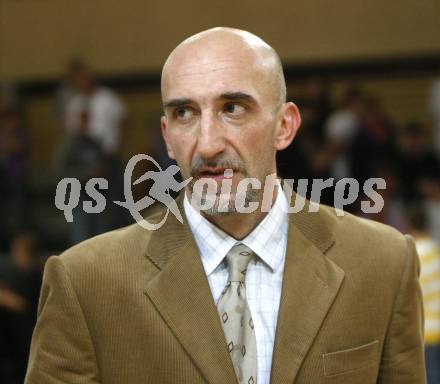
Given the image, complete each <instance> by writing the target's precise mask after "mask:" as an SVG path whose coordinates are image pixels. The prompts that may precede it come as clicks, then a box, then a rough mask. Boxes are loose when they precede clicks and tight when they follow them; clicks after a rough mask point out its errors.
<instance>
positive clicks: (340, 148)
mask: <svg viewBox="0 0 440 384" xmlns="http://www.w3.org/2000/svg"><path fill="white" fill-rule="evenodd" d="M364 112H365V102H364V95H363V93H362V92H361V91H360V90H359V89H358V88H355V87H352V88H349V89H348V90H347V91H346V93H345V95H344V97H343V102H342V107H341V108H340V109H337V110H336V111H335V112H334V113H333V114H332V115H330V117H329V118H328V119H327V121H326V123H325V128H324V132H325V138H326V141H327V146H328V149H329V151H330V153H331V157H330V163H331V173H332V176H333V177H335V178H336V180H340V179H342V178H344V177H353V175H352V170H351V164H352V146H353V142H354V139H355V137H356V135H357V134H358V132H359V130H360V129H361V124H362V122H363V116H364Z"/></svg>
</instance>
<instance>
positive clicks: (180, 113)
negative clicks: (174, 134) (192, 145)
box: [174, 107, 192, 120]
mask: <svg viewBox="0 0 440 384" xmlns="http://www.w3.org/2000/svg"><path fill="white" fill-rule="evenodd" d="M174 115H175V116H176V118H177V119H179V120H188V119H189V118H190V117H191V116H192V110H191V109H190V108H186V107H185V108H177V109H176V110H175V111H174Z"/></svg>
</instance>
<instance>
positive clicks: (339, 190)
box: [55, 154, 386, 230]
mask: <svg viewBox="0 0 440 384" xmlns="http://www.w3.org/2000/svg"><path fill="white" fill-rule="evenodd" d="M140 161H148V162H150V163H151V164H152V165H153V166H154V169H156V170H153V171H148V172H146V173H144V174H143V175H142V176H141V177H139V178H138V179H137V180H135V181H134V182H133V183H132V176H133V171H134V169H135V167H136V165H137V164H138V163H139V162H140ZM179 171H180V168H179V167H178V166H177V165H171V166H169V167H168V168H167V169H165V170H163V169H162V168H161V166H160V165H159V163H158V162H157V161H156V160H154V159H153V158H152V157H151V156H149V155H146V154H137V155H135V156H133V157H132V158H131V159H130V160H129V162H128V163H127V166H126V168H125V171H124V197H125V201H113V203H114V204H117V205H119V206H121V207H123V208H125V209H127V210H128V211H129V212H130V214H131V216H132V217H133V219H134V220H136V222H137V223H138V224H139V225H141V226H142V227H143V228H145V229H147V230H156V229H158V228H160V227H161V226H162V225H163V224H164V223H165V221H166V219H167V218H168V215H169V213H170V212H171V213H172V214H173V215H174V216H175V217H176V218H177V220H179V221H180V222H181V223H183V218H182V213H181V212H180V210H179V207H178V206H177V204H176V202H175V200H174V199H173V198H172V197H171V193H170V192H171V191H173V192H179V191H181V190H182V189H183V188H185V187H186V186H187V185H189V186H190V188H191V191H192V193H191V200H190V203H191V205H192V206H193V207H195V208H196V209H197V210H199V211H204V212H205V213H206V214H209V215H222V214H228V213H252V212H255V211H256V210H258V209H260V210H261V212H268V211H269V210H270V208H271V205H272V196H273V193H274V189H275V188H281V189H282V190H283V191H284V193H285V194H286V197H287V199H288V201H289V202H290V201H292V196H293V185H294V183H295V180H294V179H283V180H281V179H279V178H278V177H277V176H276V174H271V175H268V176H267V177H266V178H265V180H264V182H261V181H260V180H259V179H257V178H252V177H247V178H243V179H241V180H240V181H239V182H238V185H237V187H236V189H234V191H233V190H232V189H233V188H232V178H233V175H234V171H233V170H232V169H225V170H224V171H223V173H222V174H220V175H216V177H200V178H197V179H194V178H193V177H189V178H187V179H186V180H184V181H181V182H179V181H178V180H176V177H177V174H178V172H179ZM145 180H151V181H152V182H153V184H152V187H151V188H150V190H149V191H148V194H147V195H146V196H144V197H142V198H141V199H140V200H138V201H134V197H133V193H132V186H133V185H137V184H139V183H141V182H143V181H145ZM309 182H310V180H308V179H298V180H297V188H296V189H297V194H296V195H295V203H294V205H293V206H291V205H289V206H288V213H296V212H299V211H301V210H302V209H304V206H305V203H306V200H305V199H304V197H302V196H305V194H306V192H307V189H308V187H309ZM108 185H109V183H108V180H106V179H104V178H92V179H90V180H88V181H87V183H86V184H85V186H84V191H85V193H86V195H87V196H88V197H89V198H90V200H84V199H83V200H82V209H83V210H84V212H86V213H88V214H91V215H92V214H99V213H102V212H103V211H104V210H105V208H106V205H107V201H106V198H105V196H104V195H103V194H102V193H101V191H103V190H106V189H108ZM332 187H334V207H335V210H336V214H337V215H338V216H342V215H344V207H346V206H347V205H349V204H352V203H354V202H355V201H356V199H357V198H358V196H359V194H360V192H361V185H360V184H359V182H358V181H357V180H356V179H354V178H344V179H341V180H338V181H337V182H335V180H334V178H328V179H313V180H312V183H311V202H310V204H309V205H308V211H309V212H318V210H319V202H320V201H321V195H322V192H323V191H324V190H325V189H326V188H332ZM383 189H386V182H385V180H384V179H382V178H370V179H368V180H366V181H365V183H363V185H362V192H363V195H364V196H365V197H367V198H368V199H369V200H365V201H361V211H362V212H363V213H378V212H380V211H381V210H382V209H383V206H384V200H383V198H382V196H381V195H380V194H379V193H378V192H377V190H383ZM81 191H82V185H81V183H80V181H79V180H78V179H77V178H74V177H68V178H64V179H62V180H60V181H59V183H58V185H57V188H56V193H55V206H56V207H57V208H58V209H59V210H61V211H63V212H64V217H65V219H66V221H67V222H69V223H71V222H73V220H74V217H73V210H74V209H75V208H77V207H78V205H79V204H80V196H81ZM156 202H158V203H160V204H162V205H164V206H165V207H166V213H165V215H164V217H163V218H162V220H161V221H160V222H159V223H150V222H148V221H147V220H146V219H144V218H143V217H142V215H141V212H142V211H143V210H144V209H145V208H147V207H149V206H151V205H152V204H154V203H156Z"/></svg>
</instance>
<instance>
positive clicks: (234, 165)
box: [191, 155, 247, 177]
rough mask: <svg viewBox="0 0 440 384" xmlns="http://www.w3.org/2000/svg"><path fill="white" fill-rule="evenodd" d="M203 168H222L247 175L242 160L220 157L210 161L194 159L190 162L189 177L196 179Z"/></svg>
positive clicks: (199, 158)
mask: <svg viewBox="0 0 440 384" xmlns="http://www.w3.org/2000/svg"><path fill="white" fill-rule="evenodd" d="M203 168H224V169H232V170H233V171H236V172H241V173H243V174H245V175H246V174H247V172H246V166H245V164H244V162H243V160H241V159H239V158H234V157H230V156H225V155H220V156H216V157H213V158H210V159H206V158H202V157H195V158H194V159H193V161H192V162H191V176H192V177H197V176H199V175H200V173H201V172H200V171H201V170H202V169H203Z"/></svg>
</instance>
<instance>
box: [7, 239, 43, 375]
mask: <svg viewBox="0 0 440 384" xmlns="http://www.w3.org/2000/svg"><path fill="white" fill-rule="evenodd" d="M7 264H8V267H4V268H3V271H2V273H1V274H0V310H1V313H2V323H3V325H4V326H5V328H3V329H2V330H3V331H5V330H7V331H8V332H9V334H8V335H2V336H3V337H2V339H5V340H9V343H8V347H7V348H8V351H7V352H6V353H5V351H4V350H3V351H2V353H3V354H6V357H4V358H6V359H7V360H8V362H9V366H10V367H11V369H10V376H11V382H13V383H22V382H23V380H24V376H25V372H26V366H27V360H28V355H29V346H30V342H31V337H32V331H33V328H34V325H35V322H36V317H37V306H38V297H39V294H40V287H41V279H42V269H43V263H42V260H41V258H40V256H39V254H38V253H37V241H36V238H35V236H34V235H33V234H32V233H28V232H22V233H18V234H17V235H16V236H15V237H14V238H13V240H12V243H11V247H10V253H9V260H8V263H7ZM5 269H7V271H5ZM12 377H13V378H14V379H12Z"/></svg>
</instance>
